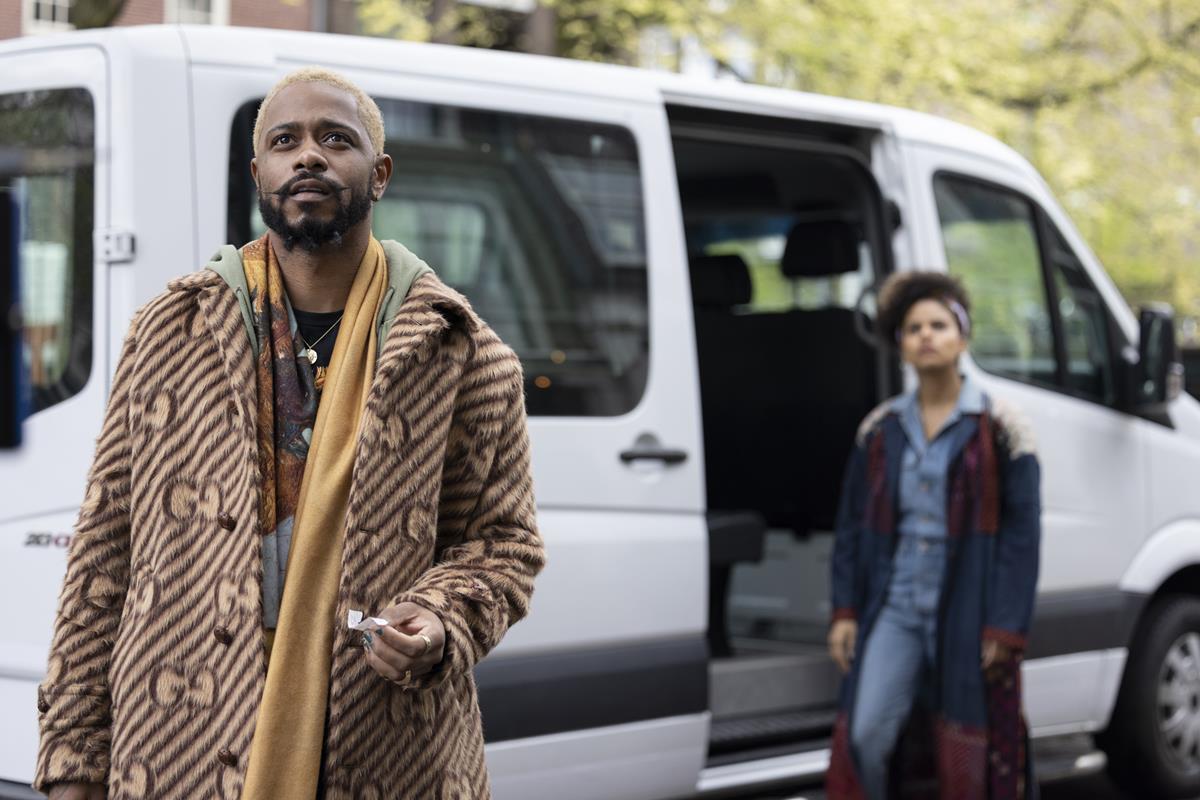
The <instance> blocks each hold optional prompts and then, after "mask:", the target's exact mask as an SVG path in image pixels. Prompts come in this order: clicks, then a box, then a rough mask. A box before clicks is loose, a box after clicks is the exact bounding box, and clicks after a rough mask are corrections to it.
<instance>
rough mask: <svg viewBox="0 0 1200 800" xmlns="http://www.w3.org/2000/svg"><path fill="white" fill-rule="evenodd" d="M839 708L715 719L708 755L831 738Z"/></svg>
mask: <svg viewBox="0 0 1200 800" xmlns="http://www.w3.org/2000/svg"><path fill="white" fill-rule="evenodd" d="M836 715H837V709H835V708H824V709H816V710H807V711H786V712H781V713H777V714H765V715H756V716H753V717H743V718H740V719H714V720H713V722H712V727H711V729H710V731H709V753H710V754H715V753H727V752H729V751H731V750H743V749H746V748H750V747H758V746H763V745H767V744H770V743H772V742H794V741H796V740H798V739H815V738H819V737H822V736H828V735H829V731H830V730H831V729H832V728H833V719H834V717H835V716H836Z"/></svg>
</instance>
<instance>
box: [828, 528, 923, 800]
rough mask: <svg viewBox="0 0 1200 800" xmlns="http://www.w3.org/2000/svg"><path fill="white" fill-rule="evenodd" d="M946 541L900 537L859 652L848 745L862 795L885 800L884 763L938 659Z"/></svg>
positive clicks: (885, 763)
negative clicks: (883, 597)
mask: <svg viewBox="0 0 1200 800" xmlns="http://www.w3.org/2000/svg"><path fill="white" fill-rule="evenodd" d="M944 551H945V540H934V541H928V540H917V539H916V538H915V537H909V536H904V537H901V540H900V542H899V543H897V553H896V561H895V563H896V566H897V568H899V567H900V566H901V564H902V563H904V564H905V566H906V567H907V568H906V569H905V570H903V572H902V573H901V571H900V570H899V569H898V570H897V573H896V575H897V577H899V576H900V575H901V574H903V576H904V577H903V578H901V580H900V581H898V582H896V583H895V584H894V585H893V586H892V587H891V589H890V591H889V593H888V602H887V604H886V605H885V606H884V608H883V610H882V611H881V612H880V614H879V618H878V619H877V620H876V621H875V626H874V627H873V628H872V629H871V633H870V635H869V636H868V637H867V641H866V644H865V645H864V647H863V651H864V652H863V653H862V665H861V667H860V671H859V676H858V692H857V694H856V698H855V703H854V718H853V720H852V721H851V726H850V741H851V744H852V745H853V748H854V753H855V756H856V759H857V762H858V772H859V778H860V780H861V783H862V787H863V791H864V792H865V793H866V796H867V797H868V798H870V800H882V799H883V798H886V797H887V783H888V763H889V761H890V760H891V756H892V751H893V750H894V749H895V747H896V741H897V739H898V738H899V736H900V730H901V728H902V727H903V726H904V723H905V722H907V721H908V715H909V712H910V711H911V710H912V707H913V703H914V702H915V701H916V699H917V695H918V693H919V692H920V688H921V681H922V678H923V677H924V675H925V674H926V673H927V672H928V671H929V670H931V669H932V668H933V667H934V664H935V663H936V659H937V605H938V597H939V595H940V593H941V582H942V574H943V569H944V566H945V552H944Z"/></svg>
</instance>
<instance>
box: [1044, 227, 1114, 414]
mask: <svg viewBox="0 0 1200 800" xmlns="http://www.w3.org/2000/svg"><path fill="white" fill-rule="evenodd" d="M1050 251H1051V252H1050V258H1049V262H1050V265H1051V274H1052V275H1053V279H1054V288H1055V294H1056V295H1057V302H1058V315H1059V319H1060V320H1061V322H1062V336H1063V343H1064V349H1065V354H1066V358H1067V362H1066V370H1065V371H1064V372H1065V375H1064V379H1065V380H1066V384H1067V388H1068V389H1070V390H1071V391H1072V392H1074V393H1076V394H1082V395H1085V396H1087V397H1090V398H1092V399H1093V400H1098V401H1100V402H1102V403H1111V402H1113V401H1114V400H1115V399H1116V386H1115V381H1114V380H1113V366H1112V351H1111V348H1110V346H1109V335H1108V313H1107V311H1106V310H1105V307H1104V301H1103V300H1101V299H1100V294H1099V292H1097V291H1096V287H1095V286H1094V285H1093V284H1092V280H1091V278H1089V277H1088V274H1087V270H1085V269H1084V266H1083V264H1082V263H1080V261H1079V259H1078V258H1076V256H1075V254H1074V253H1073V252H1072V251H1071V247H1070V245H1068V244H1067V242H1066V240H1065V239H1063V237H1062V235H1061V234H1060V233H1059V232H1058V231H1057V230H1056V229H1055V228H1053V227H1052V226H1051V227H1050Z"/></svg>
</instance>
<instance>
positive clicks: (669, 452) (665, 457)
mask: <svg viewBox="0 0 1200 800" xmlns="http://www.w3.org/2000/svg"><path fill="white" fill-rule="evenodd" d="M687 456H688V454H687V451H686V450H675V449H672V448H669V447H635V448H633V449H632V450H624V451H622V452H621V460H622V461H624V462H625V463H626V464H628V463H630V462H632V461H661V462H663V463H664V464H682V463H683V462H684V461H687Z"/></svg>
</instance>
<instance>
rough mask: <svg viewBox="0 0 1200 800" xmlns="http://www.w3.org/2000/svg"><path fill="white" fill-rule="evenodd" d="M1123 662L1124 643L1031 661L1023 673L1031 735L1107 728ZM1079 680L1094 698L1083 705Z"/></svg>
mask: <svg viewBox="0 0 1200 800" xmlns="http://www.w3.org/2000/svg"><path fill="white" fill-rule="evenodd" d="M1124 663H1125V649H1124V648H1117V649H1112V650H1097V651H1093V652H1087V653H1074V654H1072V655H1069V656H1056V657H1054V658H1039V659H1035V660H1033V661H1029V662H1027V663H1026V664H1025V665H1024V666H1023V667H1022V669H1021V677H1022V681H1023V682H1022V686H1023V688H1024V698H1023V701H1024V704H1025V709H1026V716H1027V717H1028V719H1029V727H1030V733H1031V735H1032V736H1034V737H1041V736H1059V735H1062V734H1068V733H1090V732H1092V731H1097V730H1100V729H1102V728H1103V727H1104V725H1105V723H1107V722H1108V718H1109V715H1110V714H1111V713H1112V704H1113V701H1115V699H1116V696H1117V689H1118V688H1119V685H1120V681H1121V670H1120V667H1121V666H1122V665H1123V664H1124ZM1114 664H1116V668H1115V669H1114V668H1113V665H1114ZM1080 685H1082V686H1084V687H1085V688H1086V689H1087V691H1088V696H1089V697H1090V698H1091V702H1090V704H1088V705H1087V706H1086V707H1084V708H1083V709H1081V708H1080V705H1079V702H1078V699H1077V694H1078V691H1077V689H1076V687H1077V686H1080ZM1081 712H1083V713H1081Z"/></svg>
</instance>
